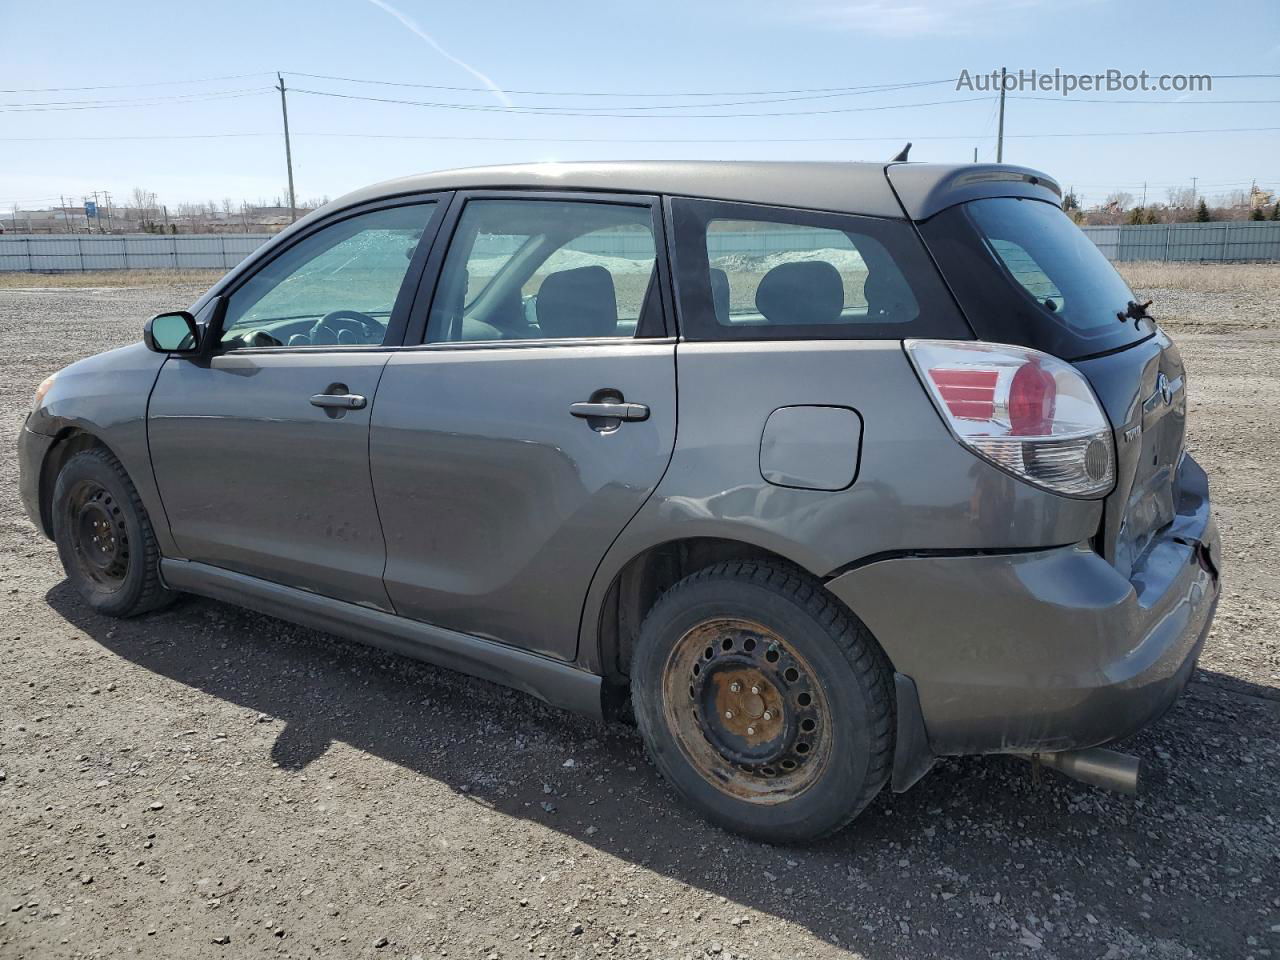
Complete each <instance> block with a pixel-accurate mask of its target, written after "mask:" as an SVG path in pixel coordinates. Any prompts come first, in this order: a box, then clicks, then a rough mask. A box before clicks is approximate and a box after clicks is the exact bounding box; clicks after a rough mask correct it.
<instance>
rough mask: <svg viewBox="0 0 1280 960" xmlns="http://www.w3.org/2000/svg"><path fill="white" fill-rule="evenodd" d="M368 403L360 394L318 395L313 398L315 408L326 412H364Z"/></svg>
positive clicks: (312, 403)
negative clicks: (323, 409) (320, 408)
mask: <svg viewBox="0 0 1280 960" xmlns="http://www.w3.org/2000/svg"><path fill="white" fill-rule="evenodd" d="M368 402H369V401H367V400H366V399H365V398H364V397H362V396H360V394H358V393H317V394H316V395H315V396H314V397H312V398H311V405H312V406H313V407H324V408H325V409H326V410H363V409H364V405H365V404H366V403H368Z"/></svg>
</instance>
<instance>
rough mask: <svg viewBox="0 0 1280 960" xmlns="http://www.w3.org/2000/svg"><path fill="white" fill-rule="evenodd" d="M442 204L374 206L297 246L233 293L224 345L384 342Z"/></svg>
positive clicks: (275, 345)
mask: <svg viewBox="0 0 1280 960" xmlns="http://www.w3.org/2000/svg"><path fill="white" fill-rule="evenodd" d="M434 207H435V204H434V203H418V204H410V205H408V206H402V207H390V208H387V209H383V210H374V211H371V212H369V213H364V214H360V215H358V216H354V217H350V218H348V219H346V220H341V221H339V222H337V223H334V224H332V225H330V226H327V227H324V228H322V229H320V230H317V231H316V232H315V233H313V234H311V235H310V236H308V237H306V238H305V239H303V240H301V241H299V242H298V243H296V244H294V245H293V246H292V247H290V248H289V249H288V250H286V251H285V252H284V253H282V254H281V255H280V256H278V257H276V258H275V259H274V260H272V261H271V262H270V263H268V264H267V265H266V266H265V267H263V268H262V269H261V270H259V271H258V272H257V273H256V274H254V275H253V276H252V277H250V278H249V280H248V281H247V282H246V283H245V284H244V285H243V286H241V287H240V288H239V289H238V290H236V292H235V293H233V294H232V295H231V299H230V302H229V303H228V305H227V313H226V316H225V318H224V319H223V324H222V328H223V334H222V346H223V347H224V348H227V349H236V348H238V347H280V346H288V347H315V346H333V345H378V344H382V343H383V342H384V340H385V339H386V333H387V327H388V324H389V322H390V318H391V313H392V310H393V308H394V306H395V302H396V298H397V297H398V296H399V294H400V288H401V287H402V286H403V284H404V279H405V275H406V274H407V273H408V272H409V263H410V260H411V259H412V257H413V255H414V252H415V251H416V250H417V247H418V243H419V241H420V240H421V238H422V233H423V231H424V230H425V229H426V227H427V224H428V223H429V222H430V220H431V214H432V212H433V210H434Z"/></svg>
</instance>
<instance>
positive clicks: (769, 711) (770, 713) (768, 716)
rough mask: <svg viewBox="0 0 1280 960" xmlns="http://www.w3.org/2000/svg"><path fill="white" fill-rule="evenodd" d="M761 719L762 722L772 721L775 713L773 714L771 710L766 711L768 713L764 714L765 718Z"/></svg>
mask: <svg viewBox="0 0 1280 960" xmlns="http://www.w3.org/2000/svg"><path fill="white" fill-rule="evenodd" d="M760 719H761V720H772V719H773V712H772V711H771V710H766V711H765V712H764V716H762V717H761V718H760Z"/></svg>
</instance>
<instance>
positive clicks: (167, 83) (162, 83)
mask: <svg viewBox="0 0 1280 960" xmlns="http://www.w3.org/2000/svg"><path fill="white" fill-rule="evenodd" d="M266 76H270V74H269V73H268V72H267V71H266V70H263V71H262V72H261V73H233V74H230V75H227V76H222V77H203V78H201V79H198V80H156V81H154V82H149V83H107V84H99V85H98V86H93V87H14V88H12V89H7V90H6V89H0V93H71V92H72V91H75V90H126V89H130V88H139V87H175V86H180V85H182V84H187V83H214V82H216V81H219V80H244V79H245V78H247V77H266ZM55 199H57V198H55Z"/></svg>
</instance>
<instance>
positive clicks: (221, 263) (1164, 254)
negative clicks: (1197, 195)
mask: <svg viewBox="0 0 1280 960" xmlns="http://www.w3.org/2000/svg"><path fill="white" fill-rule="evenodd" d="M1081 229H1083V230H1084V232H1085V235H1086V236H1088V237H1089V239H1090V240H1092V241H1093V242H1094V243H1095V244H1097V246H1098V249H1099V250H1101V251H1102V253H1103V254H1104V255H1105V256H1106V257H1107V259H1108V260H1112V261H1130V260H1170V261H1180V262H1187V261H1195V262H1218V263H1222V262H1237V263H1238V262H1249V261H1255V262H1256V261H1280V222H1273V221H1266V222H1257V221H1248V220H1246V221H1233V222H1229V223H1154V224H1144V225H1142V226H1129V225H1125V226H1116V227H1082V228H1081ZM815 236H817V235H816V234H815V233H814V232H813V231H806V232H804V233H802V234H796V235H795V236H792V235H791V234H788V233H786V232H784V231H766V232H763V233H741V234H735V233H729V232H724V233H715V234H713V237H714V240H715V244H714V245H715V247H716V250H717V252H718V253H731V252H734V251H735V250H739V249H741V250H743V251H751V252H762V251H767V250H794V249H802V248H804V246H806V245H807V244H812V243H813V242H815ZM270 238H271V234H267V233H223V234H196V235H183V236H168V237H163V236H152V235H149V234H139V235H136V236H94V235H86V236H61V237H58V236H49V235H47V234H41V235H26V234H0V271H6V270H7V271H24V272H28V273H41V272H50V273H52V272H58V271H64V270H157V269H201V268H205V269H215V270H230V269H231V268H232V267H234V266H235V265H236V264H238V263H239V262H240V261H241V260H243V259H244V258H245V257H247V256H248V255H249V254H251V253H252V252H253V251H254V250H256V249H257V248H258V247H259V246H260V245H261V244H262V243H263V242H264V241H266V240H269V239H270ZM495 239H496V240H502V239H505V238H495ZM590 241H591V242H590V243H587V244H584V245H583V249H587V248H589V249H590V250H591V252H593V253H600V254H606V255H611V256H638V257H644V256H653V247H652V241H651V240H650V239H649V238H648V237H647V236H645V235H643V234H638V233H635V232H628V233H619V234H617V235H616V236H603V235H600V234H596V235H594V236H592V237H591V238H590ZM499 245H500V244H499ZM574 246H575V247H576V246H577V245H576V244H575V245H574ZM493 252H494V253H497V252H499V251H498V250H497V249H496V248H495V250H494V251H493Z"/></svg>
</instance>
